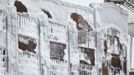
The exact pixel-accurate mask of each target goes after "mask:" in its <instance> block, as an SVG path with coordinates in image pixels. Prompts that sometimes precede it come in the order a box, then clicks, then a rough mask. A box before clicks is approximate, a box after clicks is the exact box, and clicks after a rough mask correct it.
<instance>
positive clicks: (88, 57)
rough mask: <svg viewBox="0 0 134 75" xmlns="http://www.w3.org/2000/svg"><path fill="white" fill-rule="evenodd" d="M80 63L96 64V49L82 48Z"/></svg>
mask: <svg viewBox="0 0 134 75" xmlns="http://www.w3.org/2000/svg"><path fill="white" fill-rule="evenodd" d="M80 51H81V52H80V63H81V64H87V65H88V64H90V65H95V55H94V49H90V48H80Z"/></svg>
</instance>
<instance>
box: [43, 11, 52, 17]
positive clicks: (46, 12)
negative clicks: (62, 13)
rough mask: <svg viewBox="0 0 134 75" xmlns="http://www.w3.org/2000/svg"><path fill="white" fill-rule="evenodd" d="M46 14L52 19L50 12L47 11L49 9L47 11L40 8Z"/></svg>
mask: <svg viewBox="0 0 134 75" xmlns="http://www.w3.org/2000/svg"><path fill="white" fill-rule="evenodd" d="M42 11H43V12H44V13H45V14H46V15H47V16H48V18H51V19H52V16H51V14H50V13H49V11H47V10H44V9H43V10H42Z"/></svg>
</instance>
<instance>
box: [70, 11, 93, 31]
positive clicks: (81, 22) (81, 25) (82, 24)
mask: <svg viewBox="0 0 134 75" xmlns="http://www.w3.org/2000/svg"><path fill="white" fill-rule="evenodd" d="M71 18H72V19H73V21H75V22H76V24H77V29H78V30H85V31H92V30H93V29H92V28H91V26H90V25H89V24H88V22H87V21H86V20H85V19H84V18H83V17H82V16H81V15H79V14H77V13H72V14H71Z"/></svg>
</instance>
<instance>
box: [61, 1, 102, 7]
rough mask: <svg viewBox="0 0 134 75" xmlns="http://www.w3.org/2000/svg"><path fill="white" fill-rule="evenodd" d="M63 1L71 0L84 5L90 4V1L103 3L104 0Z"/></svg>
mask: <svg viewBox="0 0 134 75" xmlns="http://www.w3.org/2000/svg"><path fill="white" fill-rule="evenodd" d="M62 1H66V2H70V3H74V4H79V5H82V6H89V3H92V2H97V3H101V2H103V1H104V0H62Z"/></svg>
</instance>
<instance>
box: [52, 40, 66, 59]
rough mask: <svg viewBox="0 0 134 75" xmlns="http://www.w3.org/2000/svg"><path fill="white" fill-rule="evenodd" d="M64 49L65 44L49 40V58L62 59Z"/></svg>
mask: <svg viewBox="0 0 134 75" xmlns="http://www.w3.org/2000/svg"><path fill="white" fill-rule="evenodd" d="M64 49H66V45H65V44H61V43H56V42H50V59H56V60H60V61H64V55H65V52H64Z"/></svg>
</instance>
